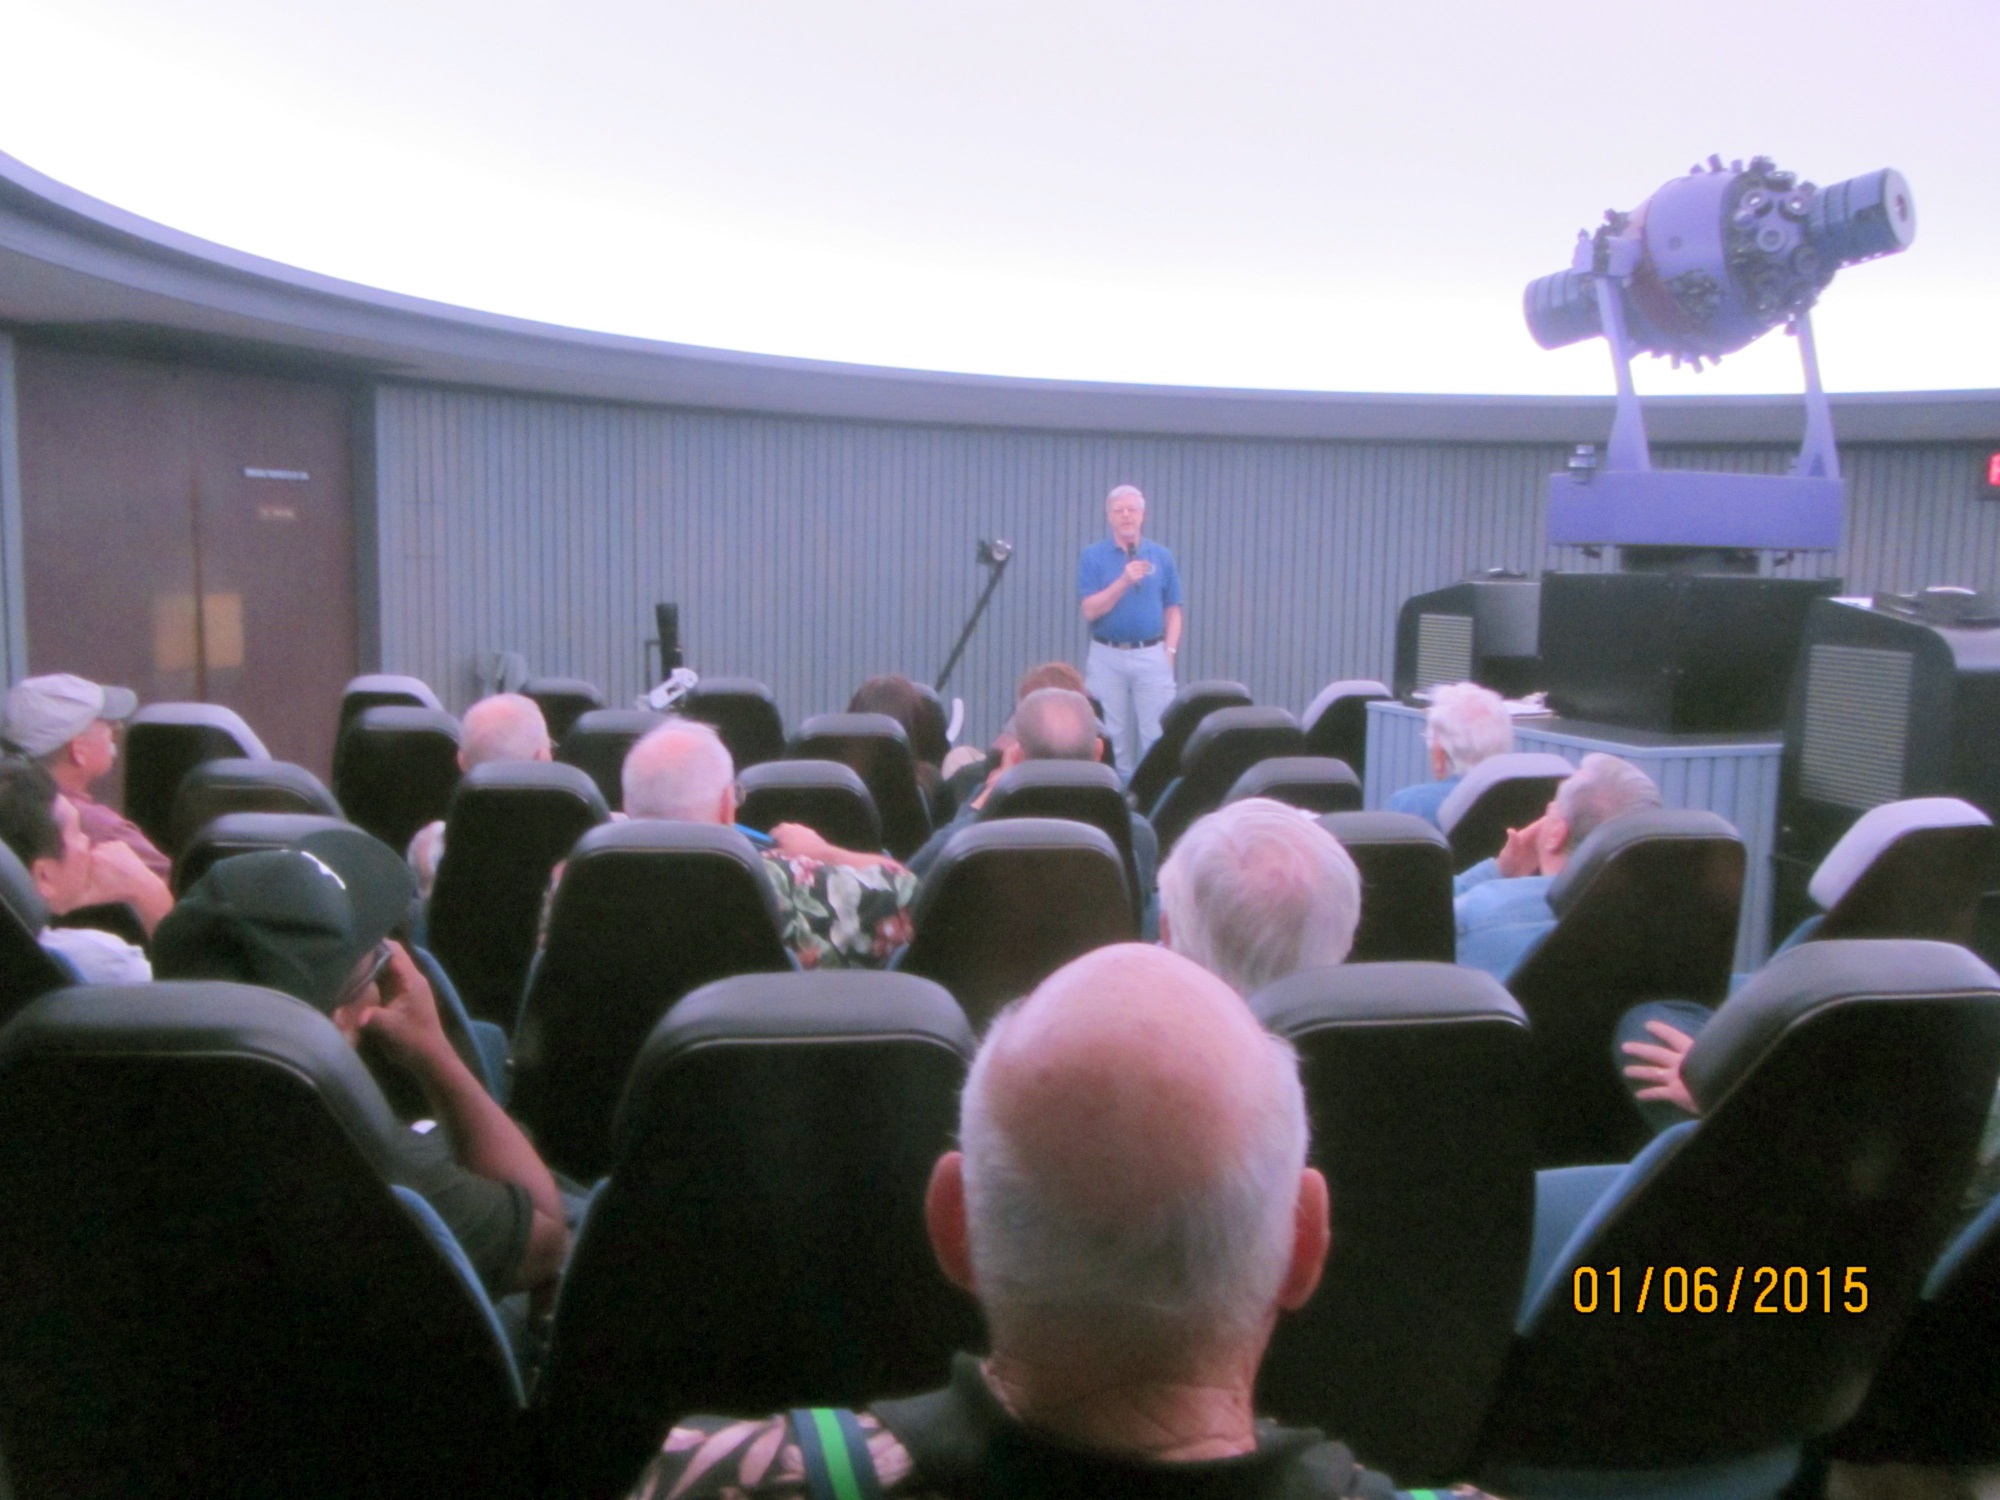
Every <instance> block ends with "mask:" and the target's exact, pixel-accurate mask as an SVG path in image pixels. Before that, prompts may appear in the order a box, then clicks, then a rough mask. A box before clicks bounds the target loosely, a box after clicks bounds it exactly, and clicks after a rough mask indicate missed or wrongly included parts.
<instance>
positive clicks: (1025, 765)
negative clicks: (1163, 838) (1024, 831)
mask: <svg viewBox="0 0 2000 1500" xmlns="http://www.w3.org/2000/svg"><path fill="white" fill-rule="evenodd" d="M979 818H980V821H981V822H983V823H991V822H995V821H997V820H998V819H1001V818H1068V819H1069V820H1070V821H1071V822H1074V823H1088V824H1089V825H1090V826H1091V827H1092V828H1097V829H1102V830H1103V832H1104V836H1105V837H1106V838H1108V839H1110V840H1111V844H1112V847H1113V848H1115V849H1116V850H1117V851H1118V859H1119V862H1120V863H1121V864H1123V865H1124V867H1125V884H1126V887H1127V888H1128V889H1129V890H1130V892H1131V895H1132V906H1133V911H1134V912H1135V913H1136V914H1139V915H1140V916H1141V919H1142V920H1143V914H1144V912H1145V909H1146V902H1147V900H1148V898H1149V897H1151V895H1152V894H1153V884H1154V881H1155V880H1156V878H1157V877H1158V874H1159V865H1160V850H1159V844H1158V842H1157V841H1156V840H1155V839H1154V837H1153V831H1152V828H1151V826H1150V825H1149V824H1147V823H1145V822H1144V821H1143V820H1140V821H1137V822H1135V821H1134V820H1133V817H1132V809H1131V806H1130V805H1129V804H1128V803H1127V802H1126V801H1125V789H1124V788H1123V787H1122V786H1120V785H1119V782H1118V773H1117V772H1116V771H1114V770H1112V769H1111V767H1109V766H1107V765H1102V764H1099V763H1098V762H1095V761H1087V760H1024V761H1022V762H1021V763H1020V764H1019V765H1017V766H1013V767H1010V768H1009V769H1007V770H1005V771H1002V772H1001V773H1000V777H999V779H998V780H997V781H995V782H994V783H993V787H992V790H990V791H989V792H987V794H986V805H985V806H984V807H982V808H981V809H980V810H979Z"/></svg>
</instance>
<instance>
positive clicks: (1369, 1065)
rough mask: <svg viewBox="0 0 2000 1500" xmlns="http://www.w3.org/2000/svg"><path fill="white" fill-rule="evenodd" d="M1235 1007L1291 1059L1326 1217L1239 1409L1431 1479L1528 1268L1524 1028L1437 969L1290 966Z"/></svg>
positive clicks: (1470, 1406)
mask: <svg viewBox="0 0 2000 1500" xmlns="http://www.w3.org/2000/svg"><path fill="white" fill-rule="evenodd" d="M1432 831H1433V832H1435V831H1436V830H1432ZM1250 1008H1251V1009H1252V1010H1253V1011H1254V1012H1256V1014H1257V1017H1258V1019H1259V1020H1261V1021H1262V1022H1263V1023H1264V1024H1265V1026H1267V1027H1268V1028H1270V1029H1271V1030H1272V1031H1273V1032H1275V1033H1277V1034H1278V1035H1279V1036H1282V1037H1284V1038H1286V1039H1287V1040H1288V1041H1290V1042H1291V1043H1292V1045H1293V1046H1294V1047H1296V1048H1297V1049H1298V1052H1299V1063H1300V1071H1301V1073H1302V1075H1303V1077H1304V1079H1305V1085H1306V1102H1307V1105H1308V1108H1309V1109H1310V1111H1311V1114H1312V1142H1313V1146H1312V1163H1313V1165H1314V1166H1316V1167H1318V1168H1319V1169H1320V1170H1321V1171H1322V1172H1324V1173H1325V1174H1326V1179H1327V1184H1328V1186H1329V1187H1330V1188H1331V1189H1332V1197H1333V1203H1334V1209H1333V1254H1332V1256H1331V1258H1330V1259H1329V1261H1328V1262H1327V1270H1326V1276H1325V1279H1324V1280H1323V1281H1322V1282H1321V1283H1320V1288H1319V1290H1318V1291H1317V1292H1316V1293H1314V1294H1313V1299H1312V1301H1311V1302H1309V1303H1308V1304H1306V1306H1305V1307H1304V1308H1303V1309H1301V1310H1300V1311H1298V1312H1296V1313H1293V1314H1291V1315H1290V1316H1288V1317H1285V1318H1281V1319H1280V1320H1279V1322H1278V1330H1277V1334H1276V1336H1275V1338H1274V1339H1273V1340H1272V1343H1271V1348H1270V1351H1269V1353H1267V1354H1266V1355H1265V1358H1264V1365H1263V1370H1262V1373H1261V1374H1260V1376H1259V1377H1258V1383H1257V1411H1258V1413H1259V1414H1260V1415H1268V1416H1271V1417H1275V1418H1277V1419H1278V1420H1280V1421H1283V1422H1289V1423H1293V1424H1296V1425H1300V1426H1310V1427H1318V1428H1321V1429H1323V1430H1324V1431H1326V1432H1337V1433H1339V1434H1340V1436H1341V1441H1342V1442H1344V1443H1346V1444H1348V1445H1349V1446H1350V1447H1351V1448H1352V1449H1353V1450H1354V1451H1355V1452H1357V1453H1365V1454H1367V1455H1368V1463H1369V1464H1370V1465H1371V1466H1373V1467H1379V1468H1380V1469H1381V1470H1383V1471H1384V1472H1386V1473H1391V1474H1394V1475H1395V1476H1396V1478H1397V1481H1398V1482H1399V1483H1400V1484H1403V1485H1406V1486H1407V1485H1417V1484H1444V1483H1449V1482H1450V1481H1451V1480H1452V1479H1454V1478H1456V1477H1459V1476H1461V1475H1463V1474H1464V1473H1465V1466H1466V1464H1467V1462H1468V1460H1469V1459H1470V1457H1471V1454H1472V1445H1473V1440H1474V1439H1475V1438H1476V1437H1477V1435H1478V1432H1479V1422H1480V1418H1481V1417H1483V1416H1484V1415H1485V1413H1486V1407H1487V1403H1488V1401H1489V1400H1490V1399H1491V1397H1492V1393H1493V1386H1494V1383H1495V1382H1496V1381H1497V1380H1498V1379H1499V1376H1500V1370H1501V1366H1502V1364H1503V1363H1504V1362H1505V1360H1506V1356H1507V1346H1508V1343H1509V1341H1510V1340H1511V1339H1512V1337H1513V1333H1514V1312H1515V1308H1516V1305H1517V1304H1518V1303H1519V1302H1520V1298H1521V1278H1522V1276H1523V1274H1524V1273H1525V1272H1526V1270H1527V1265H1528V1242H1529V1234H1530V1230H1531V1228H1532V1224H1533V1219H1534V1203H1535V1184H1534V1163H1533V1154H1532V1138H1531V1137H1532V1123H1533V1110H1532V1105H1531V1101H1530V1099H1529V1095H1528V1087H1529V1079H1530V1073H1531V1048H1530V1038H1529V1035H1528V1019H1527V1017H1526V1016H1524V1015H1523V1014H1522V1013H1521V1007H1520V1006H1518V1005H1517V1004H1515V1003H1514V1001H1513V999H1512V997H1510V996H1509V995H1508V994H1507V992H1506V991H1505V990H1504V989H1502V988H1501V987H1500V984H1499V982H1498V981H1497V980H1495V979H1493V978H1492V977H1491V976H1489V975H1486V974H1481V973H1478V972H1476V971H1475V970H1471V969H1460V968H1456V967H1454V966H1451V965H1448V964H1401V963H1398V964H1366V965H1363V966H1360V967H1348V966H1342V967H1340V968H1337V969H1308V970H1305V971H1303V972H1301V973H1297V974H1293V975H1291V976H1290V977H1289V978H1286V979H1281V980H1279V981H1278V982H1277V983H1276V984H1274V985H1271V986H1269V987H1268V988H1266V989H1264V990H1261V991H1259V992H1258V993H1257V994H1256V995H1254V996H1252V997H1251V1000H1250ZM1364 1371H1365V1372H1366V1374H1365V1376H1364V1375H1363V1374H1362V1372H1364Z"/></svg>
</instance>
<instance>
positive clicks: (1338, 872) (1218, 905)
mask: <svg viewBox="0 0 2000 1500" xmlns="http://www.w3.org/2000/svg"><path fill="white" fill-rule="evenodd" d="M1360 920H1361V872H1360V871H1359V870H1358V869H1357V868H1356V867H1355V864H1354V860H1353V857H1352V856H1351V855H1349V854H1348V852H1347V851H1346V850H1345V849H1343V848H1341V847H1340V841H1339V840H1338V839H1336V838H1335V837H1334V836H1333V835H1332V834H1330V833H1328V832H1327V831H1326V829H1324V828H1322V827H1321V826H1320V824H1319V822H1318V820H1316V819H1315V818H1314V817H1313V816H1312V815H1311V814H1310V813H1307V812H1304V811H1301V810H1300V809H1299V808H1296V807H1287V806H1286V805H1285V804H1284V803H1282V802H1273V801H1271V800H1270V799H1269V798H1267V797H1246V798H1244V799H1243V800H1242V801H1241V802H1231V803H1228V804H1226V805H1224V806H1222V807H1219V808H1217V809H1216V810H1215V811H1214V812H1212V813H1209V814H1208V815H1207V816H1205V817H1203V818H1199V819H1197V820H1196V821H1195V824H1194V826H1193V827H1191V828H1189V829H1188V831H1187V832H1186V833H1184V834H1182V835H1181V839H1180V842H1179V843H1178V844H1176V845H1174V852H1173V853H1172V854H1170V855H1169V856H1168V857H1167V862H1166V864H1164V865H1163V866H1161V867H1160V941H1161V942H1163V943H1165V944H1166V945H1167V946H1168V947H1169V948H1171V949H1173V950H1174V952H1176V953H1178V954H1180V955H1182V956H1183V957H1185V958H1191V959H1193V960H1194V961H1195V962H1196V963H1198V964H1200V965H1201V966H1202V967H1203V968H1205V969H1207V970H1209V971H1210V972H1211V973H1213V974H1215V975H1217V976H1219V977H1220V978H1221V979H1222V980H1223V981H1224V982H1225V983H1227V984H1229V985H1230V986H1231V987H1233V988H1234V989H1235V990H1236V992H1237V993H1238V994H1240V995H1243V996H1246V997H1248V996H1250V995H1254V994H1255V993H1256V992H1257V991H1259V990H1261V989H1263V988H1264V987H1265V986H1266V985H1268V984H1273V983H1275V982H1277V981H1278V980H1280V979H1283V978H1284V977H1285V976H1286V975H1287V974H1293V973H1296V972H1297V971H1299V970H1300V969H1316V968H1331V967H1332V966H1334V965H1336V964H1339V963H1342V962H1344V961H1345V960H1346V958H1347V954H1348V951H1349V950H1350V949H1351V948H1352V947H1353V946H1354V929H1355V927H1356V926H1357V925H1358V924H1359V923H1360Z"/></svg>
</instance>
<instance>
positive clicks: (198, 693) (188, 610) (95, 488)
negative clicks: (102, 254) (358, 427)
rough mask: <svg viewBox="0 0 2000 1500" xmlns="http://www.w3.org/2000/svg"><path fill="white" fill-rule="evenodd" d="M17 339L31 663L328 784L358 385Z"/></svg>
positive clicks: (351, 640)
mask: <svg viewBox="0 0 2000 1500" xmlns="http://www.w3.org/2000/svg"><path fill="white" fill-rule="evenodd" d="M17 347H18V375H17V380H18V387H19V402H20V434H21V479H22V486H21V487H22V500H23V505H22V526H23V533H24V535H23V541H24V546H23V557H24V561H25V564H26V570H27V583H28V589H27V606H28V608H27V613H28V666H29V670H30V671H32V672H78V673H81V674H82V675H83V676H85V677H89V678H92V679H93V680H96V681H100V682H116V683H123V684H125V685H126V686H128V687H131V688H132V689H134V690H135V691H137V693H138V694H139V696H140V698H141V700H142V701H144V702H149V703H151V702H159V701H162V700H189V699H193V700H200V701H205V702H210V703H222V704H226V705H228V706H229V707H231V708H233V709H235V710H236V711H237V712H238V713H240V714H242V715H243V717H244V718H245V719H246V720H248V721H249V723H250V726H251V728H253V729H255V730H256V731H257V733H258V734H259V735H260V736H261V737H262V738H263V740H264V743H265V744H266V745H268V746H269V747H270V750H271V753H272V754H273V755H275V756H277V757H278V758H279V759H280V760H291V761H297V762H298V763H300V764H301V765H305V766H309V767H311V768H312V769H313V770H314V771H315V772H317V773H318V774H319V775H320V776H321V777H322V778H324V777H325V776H326V775H327V774H328V772H329V769H330V765H331V761H332V756H333V732H334V725H335V719H336V716H337V712H338V707H339V699H340V690H341V687H342V686H343V685H344V684H345V683H346V681H347V679H348V678H349V677H351V676H353V675H354V671H355V659H356V644H355V640H356V637H355V630H356V621H355V593H354V580H355V558H354V518H353V504H352V498H351V491H350V487H349V443H350V432H351V420H352V413H353V401H354V396H353V394H352V392H351V391H350V390H348V389H346V388H343V387H340V386H334V385H320V384H314V383H311V382H306V381H295V380H284V379H278V378H274V377H270V376H263V375H242V374H234V373H229V372H224V371H219V370H210V369H204V368H201V367H198V366H191V365H182V364H168V363H162V362H155V361H151V360H139V359H127V358H123V357H119V356H113V355H105V354H97V353H88V352H79V351H73V350H61V349H43V348H36V347H33V346H25V345H24V346H17Z"/></svg>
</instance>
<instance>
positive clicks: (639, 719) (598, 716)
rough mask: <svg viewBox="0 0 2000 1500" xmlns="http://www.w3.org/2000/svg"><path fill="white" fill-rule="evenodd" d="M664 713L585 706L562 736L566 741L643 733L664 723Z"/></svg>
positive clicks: (643, 709)
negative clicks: (606, 735) (589, 736)
mask: <svg viewBox="0 0 2000 1500" xmlns="http://www.w3.org/2000/svg"><path fill="white" fill-rule="evenodd" d="M666 722H667V720H666V716H665V715H664V714H656V713H654V712H652V710H650V709H645V708H586V709H585V710H584V711H583V712H582V713H580V714H578V715H577V716H576V722H575V723H574V724H572V725H570V726H569V732H568V733H567V734H565V735H564V736H563V740H564V742H565V743H567V742H568V741H569V740H572V739H581V738H583V737H585V736H588V735H597V734H614V735H628V734H629V735H644V734H646V733H647V732H649V731H651V730H654V729H658V728H659V727H660V726H661V725H662V724H664V723H666Z"/></svg>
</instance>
